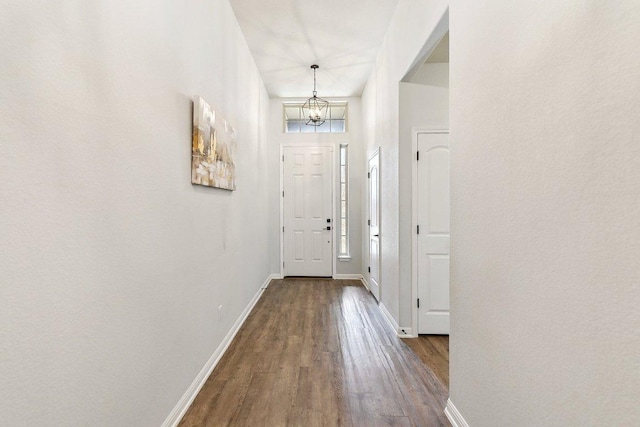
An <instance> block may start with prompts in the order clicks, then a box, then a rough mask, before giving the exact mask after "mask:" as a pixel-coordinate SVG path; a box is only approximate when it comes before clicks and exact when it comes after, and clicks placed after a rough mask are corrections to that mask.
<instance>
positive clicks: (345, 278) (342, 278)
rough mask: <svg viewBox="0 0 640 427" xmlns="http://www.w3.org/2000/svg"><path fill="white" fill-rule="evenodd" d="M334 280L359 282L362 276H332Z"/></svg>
mask: <svg viewBox="0 0 640 427" xmlns="http://www.w3.org/2000/svg"><path fill="white" fill-rule="evenodd" d="M333 278H334V279H336V280H361V279H362V274H334V275H333Z"/></svg>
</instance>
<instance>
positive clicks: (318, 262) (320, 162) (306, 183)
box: [283, 147, 333, 277]
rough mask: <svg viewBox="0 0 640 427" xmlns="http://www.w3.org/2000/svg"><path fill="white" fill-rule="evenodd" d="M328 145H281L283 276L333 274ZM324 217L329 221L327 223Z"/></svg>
mask: <svg viewBox="0 0 640 427" xmlns="http://www.w3.org/2000/svg"><path fill="white" fill-rule="evenodd" d="M332 151H333V149H332V147H284V148H283V153H284V163H283V190H284V195H283V224H284V230H283V233H284V239H283V242H284V260H283V261H284V274H285V276H321V277H330V276H332V274H333V249H332V248H333V244H332V239H333V232H332V231H330V230H327V227H328V226H333V221H332V216H333V215H332V196H331V195H332V190H331V188H332V187H331V186H332V179H331V171H332V161H333V160H332V155H331V154H332ZM327 219H329V220H331V222H329V223H328V222H327Z"/></svg>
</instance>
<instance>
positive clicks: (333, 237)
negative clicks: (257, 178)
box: [279, 142, 336, 277]
mask: <svg viewBox="0 0 640 427" xmlns="http://www.w3.org/2000/svg"><path fill="white" fill-rule="evenodd" d="M285 147H311V148H313V147H330V150H329V151H330V152H331V156H330V157H331V243H332V247H331V258H332V260H331V277H333V276H335V275H336V247H335V246H336V226H335V220H334V218H335V216H336V200H335V199H336V198H335V194H336V192H335V188H336V170H335V169H336V159H335V156H336V154H335V153H336V150H335V147H336V144H334V143H326V142H325V143H322V142H297V143H291V142H287V143H283V144H280V160H279V162H280V194H279V197H280V229H279V234H280V277H284V275H285V272H284V270H285V267H284V231H283V230H284V197H283V196H282V193H283V192H284V160H283V159H284V157H283V156H284V148H285Z"/></svg>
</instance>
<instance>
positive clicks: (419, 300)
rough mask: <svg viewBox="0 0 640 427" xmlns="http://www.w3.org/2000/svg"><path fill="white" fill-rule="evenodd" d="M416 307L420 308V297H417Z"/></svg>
mask: <svg viewBox="0 0 640 427" xmlns="http://www.w3.org/2000/svg"><path fill="white" fill-rule="evenodd" d="M418 308H420V298H418Z"/></svg>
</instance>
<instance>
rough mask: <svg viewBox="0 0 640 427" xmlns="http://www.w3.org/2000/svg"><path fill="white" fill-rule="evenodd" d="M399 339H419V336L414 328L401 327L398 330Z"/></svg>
mask: <svg viewBox="0 0 640 427" xmlns="http://www.w3.org/2000/svg"><path fill="white" fill-rule="evenodd" d="M398 337H399V338H417V337H418V334H414V333H413V328H403V327H402V326H400V327H399V328H398Z"/></svg>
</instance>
